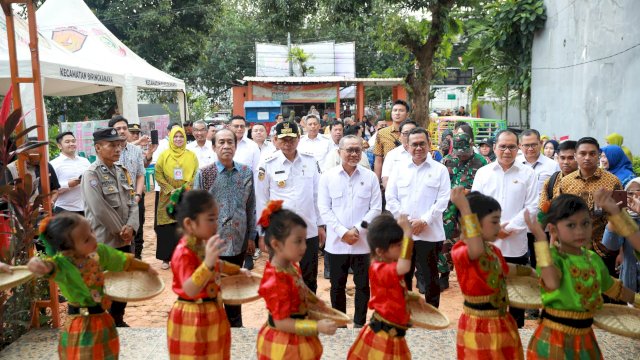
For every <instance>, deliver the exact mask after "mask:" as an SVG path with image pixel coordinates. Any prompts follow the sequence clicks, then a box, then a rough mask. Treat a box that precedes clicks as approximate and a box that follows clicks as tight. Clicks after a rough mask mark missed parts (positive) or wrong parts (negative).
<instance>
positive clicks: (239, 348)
mask: <svg viewBox="0 0 640 360" xmlns="http://www.w3.org/2000/svg"><path fill="white" fill-rule="evenodd" d="M118 331H119V333H120V358H121V359H122V360H143V359H149V360H151V359H153V360H156V359H158V360H165V359H168V356H167V351H166V339H165V336H166V333H165V329H162V328H154V329H149V328H147V329H120V330H118ZM531 331H532V330H522V331H521V332H520V335H521V337H522V339H523V340H525V341H528V339H529V338H530V337H531ZM257 335H258V329H249V328H243V329H232V335H231V338H232V345H231V358H232V359H234V360H235V359H243V360H244V359H255V358H256V350H255V340H256V337H257ZM356 336H357V331H355V330H353V329H338V333H337V334H336V335H334V336H331V337H329V336H321V340H322V344H323V346H324V354H323V356H322V358H323V359H345V358H346V354H347V351H348V350H349V347H350V346H351V344H352V343H353V341H354V340H355V338H356ZM596 336H597V337H598V342H599V344H600V347H601V349H602V351H603V352H604V358H605V359H607V360H609V359H615V360H636V359H638V357H639V356H640V342H638V341H634V340H629V339H626V338H622V337H619V336H615V335H611V334H609V333H605V332H603V331H600V330H596ZM455 341H456V339H455V330H444V331H427V330H422V329H411V330H409V332H408V333H407V342H408V344H409V348H410V349H411V353H412V355H413V358H414V359H434V360H439V359H443V360H444V359H447V360H449V359H455V358H456V356H455ZM56 346H57V332H56V331H54V330H39V331H35V330H34V331H31V332H29V333H28V334H26V335H24V336H23V337H22V338H20V340H18V341H17V342H15V343H13V344H11V345H10V346H9V347H8V348H6V349H5V350H4V351H2V352H0V358H2V359H4V360H24V359H41V360H49V359H50V360H54V359H57V358H58V357H57V353H56V351H57V350H56ZM525 346H526V344H525Z"/></svg>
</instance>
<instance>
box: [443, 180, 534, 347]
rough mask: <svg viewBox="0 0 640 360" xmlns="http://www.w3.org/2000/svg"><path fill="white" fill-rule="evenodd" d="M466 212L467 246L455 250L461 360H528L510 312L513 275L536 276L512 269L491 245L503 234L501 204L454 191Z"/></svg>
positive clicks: (520, 268)
mask: <svg viewBox="0 0 640 360" xmlns="http://www.w3.org/2000/svg"><path fill="white" fill-rule="evenodd" d="M451 201H452V202H453V203H454V204H455V206H456V207H457V208H458V210H459V211H460V216H459V217H460V224H461V231H462V241H460V242H458V243H456V244H455V245H454V246H453V249H452V250H451V256H452V258H453V263H454V268H455V269H456V274H457V275H458V281H459V283H460V290H462V293H463V294H464V307H463V311H464V312H463V314H462V315H461V316H460V320H459V321H458V333H457V353H458V359H523V358H524V353H523V350H522V343H521V341H520V335H519V334H518V326H517V324H516V322H515V320H514V319H513V317H512V316H511V314H509V313H508V312H507V305H508V299H507V286H506V283H505V278H506V276H507V274H512V275H525V276H526V275H533V269H532V268H530V267H528V266H521V265H513V264H507V263H506V262H505V260H504V258H503V257H502V252H500V249H498V248H497V247H495V246H494V245H493V244H491V242H493V241H495V240H496V239H497V236H498V233H499V232H500V214H501V209H500V204H499V203H498V202H497V201H496V200H495V199H493V198H492V197H489V196H485V195H482V194H481V193H479V192H472V193H470V194H469V195H467V196H466V197H465V190H464V188H463V187H456V188H454V189H453V190H451Z"/></svg>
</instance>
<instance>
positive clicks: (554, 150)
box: [542, 140, 560, 155]
mask: <svg viewBox="0 0 640 360" xmlns="http://www.w3.org/2000/svg"><path fill="white" fill-rule="evenodd" d="M547 144H551V145H553V155H555V154H557V153H558V147H560V144H558V142H557V141H555V140H547V141H545V143H544V146H542V153H543V154H544V148H546V147H547Z"/></svg>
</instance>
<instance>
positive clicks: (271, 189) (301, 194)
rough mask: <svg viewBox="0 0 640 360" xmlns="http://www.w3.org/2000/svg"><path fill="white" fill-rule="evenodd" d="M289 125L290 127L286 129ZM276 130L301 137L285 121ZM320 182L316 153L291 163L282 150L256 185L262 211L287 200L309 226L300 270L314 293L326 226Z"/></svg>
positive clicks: (267, 161)
mask: <svg viewBox="0 0 640 360" xmlns="http://www.w3.org/2000/svg"><path fill="white" fill-rule="evenodd" d="M287 126H289V128H285V127H287ZM276 127H277V129H276V136H281V135H279V134H280V131H286V130H290V129H292V132H290V134H293V133H294V132H295V134H296V135H295V136H292V137H296V136H297V126H295V124H292V123H290V122H286V121H285V122H282V123H280V124H278V125H277V126H276ZM283 128H284V129H283ZM284 134H287V133H284ZM319 181H320V167H319V166H318V162H317V161H316V159H315V157H314V156H313V154H311V153H302V152H300V151H298V153H297V155H296V157H295V159H294V160H293V161H289V160H288V159H287V158H286V157H285V155H284V154H283V153H282V151H280V150H278V151H276V152H275V153H273V154H271V155H269V156H267V157H266V158H265V159H264V160H263V161H262V163H261V164H260V165H259V166H258V181H257V182H256V209H257V211H258V212H261V211H262V209H264V208H265V206H266V204H267V202H268V201H269V200H277V199H279V200H284V203H283V207H284V208H286V209H288V210H291V211H293V212H295V213H296V214H298V215H300V217H302V219H303V220H304V221H305V223H306V224H307V251H306V252H305V255H304V257H303V259H302V260H301V261H300V267H301V268H302V276H303V278H304V281H305V283H306V284H307V286H308V287H309V288H310V289H311V290H312V291H313V292H315V291H316V288H317V274H318V246H319V244H318V226H319V225H323V223H322V220H321V219H320V215H319V214H320V211H319V210H318V184H319Z"/></svg>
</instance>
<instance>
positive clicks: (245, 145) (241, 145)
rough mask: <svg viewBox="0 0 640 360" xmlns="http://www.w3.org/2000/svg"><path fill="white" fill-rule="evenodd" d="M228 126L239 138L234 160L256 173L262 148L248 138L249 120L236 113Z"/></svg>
mask: <svg viewBox="0 0 640 360" xmlns="http://www.w3.org/2000/svg"><path fill="white" fill-rule="evenodd" d="M227 127H228V128H229V130H231V131H233V132H234V134H236V139H238V146H237V147H236V155H235V156H234V157H233V161H235V162H237V163H240V164H244V165H247V166H249V167H250V168H251V171H253V172H254V174H255V173H256V172H257V169H258V164H259V163H260V149H259V148H258V145H257V144H256V143H255V142H253V141H251V140H250V139H247V136H246V129H247V120H245V118H244V117H242V116H240V115H235V116H234V117H232V118H231V121H229V124H228V125H227ZM254 180H255V179H254ZM260 210H262V209H260Z"/></svg>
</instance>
